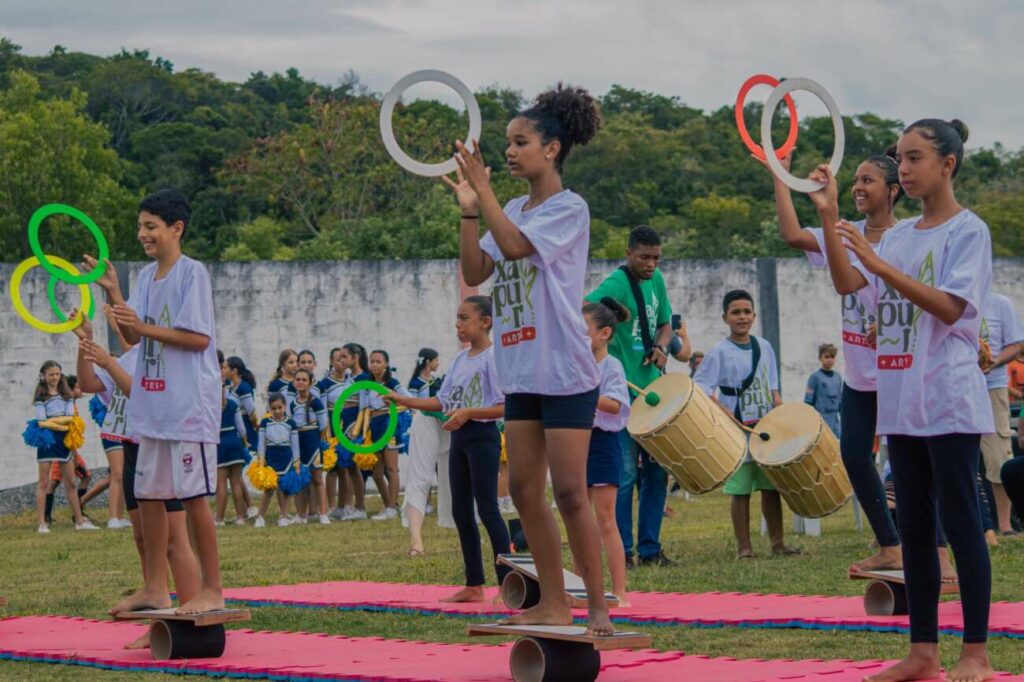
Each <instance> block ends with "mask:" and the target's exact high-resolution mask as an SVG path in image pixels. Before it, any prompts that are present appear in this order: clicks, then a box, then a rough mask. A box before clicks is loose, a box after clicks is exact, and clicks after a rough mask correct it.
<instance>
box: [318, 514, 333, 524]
mask: <svg viewBox="0 0 1024 682" xmlns="http://www.w3.org/2000/svg"><path fill="white" fill-rule="evenodd" d="M320 525H321V526H329V525H331V519H330V517H329V516H327V514H321V515H320Z"/></svg>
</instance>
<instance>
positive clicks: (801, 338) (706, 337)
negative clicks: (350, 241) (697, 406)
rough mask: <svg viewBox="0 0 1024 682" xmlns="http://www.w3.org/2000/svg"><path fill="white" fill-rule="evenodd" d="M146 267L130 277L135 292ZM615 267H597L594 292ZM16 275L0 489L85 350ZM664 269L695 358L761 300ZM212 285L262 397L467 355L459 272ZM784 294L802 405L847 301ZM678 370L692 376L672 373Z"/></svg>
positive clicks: (688, 264)
mask: <svg viewBox="0 0 1024 682" xmlns="http://www.w3.org/2000/svg"><path fill="white" fill-rule="evenodd" d="M141 265H142V264H140V263H133V264H130V265H129V270H130V272H131V276H130V279H131V280H134V277H135V274H136V273H137V272H138V270H139V268H140V267H141ZM618 265H619V263H618V262H615V261H594V262H592V263H591V264H590V271H589V274H588V282H587V284H588V288H593V287H595V286H596V285H597V284H598V283H599V282H600V281H601V279H602V278H603V277H604V276H606V275H607V274H608V273H609V272H611V271H612V270H613V269H614V268H615V267H617V266H618ZM13 269H14V265H13V264H9V263H5V264H0V284H2V289H3V296H2V299H3V302H2V303H0V312H2V314H0V376H2V377H3V381H2V382H0V404H3V405H5V406H7V409H6V410H5V411H4V412H3V413H2V414H0V434H2V437H3V442H4V443H5V447H3V448H0V489H3V488H7V487H11V486H15V485H21V484H24V483H27V482H29V481H32V480H35V478H36V464H35V452H34V451H33V450H31V449H30V448H28V447H27V446H25V445H24V444H23V443H22V442H21V431H22V430H23V428H24V425H25V421H26V420H27V419H30V418H31V417H32V406H31V404H30V403H31V401H30V398H31V395H32V391H33V386H34V384H35V381H36V377H37V373H38V370H39V366H40V365H41V364H42V363H43V362H44V361H45V360H47V359H56V360H57V361H58V362H60V363H61V364H62V365H63V366H64V369H65V372H68V373H74V371H75V369H74V366H75V349H76V345H75V343H74V339H73V337H72V336H71V335H70V334H67V335H63V336H59V337H55V336H52V335H49V334H42V333H40V332H38V331H36V330H34V329H32V328H30V327H28V326H27V325H25V324H24V323H23V322H22V321H21V318H19V317H18V316H17V315H16V314H15V313H14V311H13V309H12V308H11V304H10V298H9V296H8V295H7V290H8V282H9V281H10V275H11V272H12V271H13ZM662 269H663V272H664V275H665V280H666V283H667V286H668V292H669V296H670V298H671V300H672V306H673V308H674V310H675V312H678V313H681V314H682V315H683V319H684V320H686V322H687V325H688V327H689V330H690V335H691V338H692V339H693V342H694V348H695V349H707V348H709V347H710V346H711V345H713V344H714V343H716V342H717V341H718V340H720V339H721V338H722V337H723V336H724V335H725V333H726V331H725V325H724V323H723V322H722V320H721V307H720V306H721V299H722V295H723V294H724V293H725V292H726V291H727V290H728V289H733V288H745V289H747V290H749V291H750V292H751V293H752V294H753V295H754V296H755V298H757V297H759V286H758V277H757V267H756V264H755V262H754V261H742V262H741V261H666V262H665V263H663V267H662ZM210 273H211V276H212V280H213V288H214V297H215V304H216V309H217V310H216V315H217V345H218V347H219V348H220V349H222V350H223V351H224V353H225V354H226V355H239V356H241V357H242V358H244V359H245V361H246V362H247V363H248V364H249V366H250V367H251V368H252V369H253V371H254V372H255V374H256V378H257V383H258V384H259V386H257V391H262V390H263V389H264V388H265V386H266V383H267V381H268V379H269V377H270V374H271V372H272V371H273V369H274V366H275V363H276V360H277V353H278V351H279V350H280V349H281V348H284V347H292V348H295V349H302V348H310V349H312V350H313V351H314V352H315V353H316V354H317V359H318V361H319V367H318V368H319V369H321V370H323V369H326V367H327V352H328V351H329V349H330V348H332V347H334V346H339V345H341V344H342V343H346V342H349V341H357V342H359V343H362V344H363V345H364V346H366V347H367V348H368V349H373V348H384V349H386V350H388V351H389V352H390V353H391V358H392V364H394V365H395V366H397V367H398V368H399V374H400V378H401V379H402V381H403V382H404V381H406V380H407V379H408V374H409V372H410V371H411V369H412V365H413V363H414V361H415V358H416V353H417V351H418V350H419V348H420V347H422V346H430V347H432V348H435V349H437V350H438V351H439V352H440V353H441V355H442V367H443V366H444V365H446V364H447V362H448V361H449V360H450V359H451V357H452V356H453V355H454V354H455V353H456V352H457V351H458V349H459V344H458V341H457V339H456V338H455V335H454V326H453V325H454V310H455V308H456V306H457V303H458V292H459V286H458V280H457V276H456V265H455V262H454V261H365V262H340V263H339V262H301V263H294V262H291V263H289V262H259V263H216V264H213V265H211V266H210ZM1022 282H1024V261H1020V260H1003V259H1000V260H997V262H996V269H995V281H994V289H995V290H997V291H1000V292H1002V293H1004V294H1006V295H1008V296H1010V298H1011V299H1012V300H1018V299H1019V298H1021V297H1022V296H1024V284H1022ZM45 284H46V281H45V277H42V276H38V272H37V273H36V274H35V275H33V276H30V277H28V278H27V279H26V281H25V282H24V286H23V290H22V296H23V299H24V300H25V301H26V303H27V305H28V306H29V308H30V309H32V310H34V311H39V313H40V316H41V317H42V316H44V315H45V314H46V313H45V311H46V308H47V307H48V306H47V303H46V291H45ZM62 293H63V292H62ZM485 293H486V288H485ZM777 293H778V306H779V317H780V326H781V353H780V357H781V362H782V384H783V396H784V397H785V398H786V399H787V400H800V399H802V395H803V387H804V382H805V380H806V378H807V376H808V375H809V374H810V373H811V372H812V371H814V369H815V368H816V367H817V357H816V355H817V346H818V344H820V343H824V342H831V343H834V344H836V345H837V346H839V345H840V335H839V310H838V305H839V304H838V299H837V297H836V295H835V293H834V291H833V290H832V288H831V282H830V280H829V278H828V276H827V274H826V273H824V272H822V271H819V270H815V269H813V268H811V267H810V266H809V265H808V264H807V263H806V261H805V260H804V259H783V260H779V261H777ZM62 300H63V296H62ZM67 300H68V301H69V303H68V306H70V305H73V303H70V298H68V299H67ZM757 303H758V304H759V303H760V302H757ZM97 337H98V339H99V340H100V341H105V340H106V329H105V325H102V324H98V325H97ZM841 362H842V360H841V358H840V365H839V368H840V371H842V364H841ZM670 369H676V370H682V369H683V368H682V367H681V366H680V365H679V364H678V363H676V362H675V361H672V364H671V365H670ZM79 409H80V410H81V411H82V413H83V416H85V417H86V421H87V423H88V424H89V426H90V428H89V429H88V430H87V436H86V439H87V446H86V448H85V450H84V452H83V454H84V455H85V457H86V459H87V461H88V462H89V464H90V465H93V466H100V465H103V464H104V459H103V454H102V450H101V449H100V447H99V438H98V431H97V430H96V428H95V427H94V426H93V425H92V423H91V420H89V419H88V415H87V401H86V400H83V401H82V402H80V404H79Z"/></svg>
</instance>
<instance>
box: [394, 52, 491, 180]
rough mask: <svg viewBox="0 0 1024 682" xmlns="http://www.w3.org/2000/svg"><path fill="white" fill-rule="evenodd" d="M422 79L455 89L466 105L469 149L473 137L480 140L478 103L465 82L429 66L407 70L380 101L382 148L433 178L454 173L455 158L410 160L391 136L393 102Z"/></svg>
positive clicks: (409, 168) (409, 167) (399, 161)
mask: <svg viewBox="0 0 1024 682" xmlns="http://www.w3.org/2000/svg"><path fill="white" fill-rule="evenodd" d="M425 81H431V82H435V83H444V84H445V85H447V86H448V87H450V88H451V89H452V90H454V91H455V92H457V93H458V95H459V97H461V98H462V101H463V102H464V103H465V104H466V111H467V112H468V113H469V135H468V136H467V137H466V141H465V145H466V147H467V148H468V149H469V150H470V151H473V140H479V139H480V127H481V118H480V105H478V104H477V102H476V98H475V97H473V93H472V92H471V91H470V89H469V88H467V87H466V84H465V83H463V82H462V81H460V80H459V79H458V78H456V77H455V76H453V75H451V74H450V73H446V72H444V71H436V70H433V69H425V70H423V71H414V72H412V73H410V74H409V75H408V76H405V77H404V78H402V79H401V80H399V81H398V82H397V83H395V85H394V87H392V88H391V90H390V91H389V92H388V94H387V95H385V96H384V101H383V102H381V105H380V136H381V138H382V139H383V140H384V148H385V149H387V150H388V154H390V155H391V158H393V159H394V160H395V162H396V163H397V164H398V165H399V166H401V167H402V168H404V169H406V170H407V171H409V172H410V173H415V174H416V175H423V176H426V177H428V178H433V177H438V176H440V175H447V174H448V173H454V172H455V169H456V168H458V164H456V163H455V159H448V160H447V161H442V162H441V163H421V162H420V161H417V160H415V159H413V158H412V157H410V156H409V155H408V154H406V153H405V152H404V151H402V148H401V147H400V146H399V144H398V140H396V139H395V130H394V127H393V126H392V124H391V115H392V114H393V113H394V111H395V105H396V104H398V98H399V97H401V96H402V93H403V92H405V91H406V90H408V89H409V88H410V87H411V86H413V85H415V84H417V83H423V82H425Z"/></svg>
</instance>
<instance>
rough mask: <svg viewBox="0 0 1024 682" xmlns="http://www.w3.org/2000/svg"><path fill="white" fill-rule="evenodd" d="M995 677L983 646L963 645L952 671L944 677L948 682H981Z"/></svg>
mask: <svg viewBox="0 0 1024 682" xmlns="http://www.w3.org/2000/svg"><path fill="white" fill-rule="evenodd" d="M995 676H996V673H995V671H994V670H993V669H992V666H991V665H989V662H988V654H986V653H985V645H984V644H965V645H964V650H963V652H962V653H961V654H960V660H959V661H957V663H956V665H955V666H953V669H952V670H951V671H949V673H948V674H947V675H946V679H947V680H949V682H983V681H984V680H991V679H992V678H993V677H995Z"/></svg>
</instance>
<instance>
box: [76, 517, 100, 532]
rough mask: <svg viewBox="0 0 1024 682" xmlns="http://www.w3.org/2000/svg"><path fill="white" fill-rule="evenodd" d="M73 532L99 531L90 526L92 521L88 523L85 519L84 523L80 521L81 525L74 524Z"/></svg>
mask: <svg viewBox="0 0 1024 682" xmlns="http://www.w3.org/2000/svg"><path fill="white" fill-rule="evenodd" d="M75 530H99V528H97V527H96V526H94V525H93V524H92V521H90V520H89V519H86V520H85V521H82V522H81V523H76V524H75Z"/></svg>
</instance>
